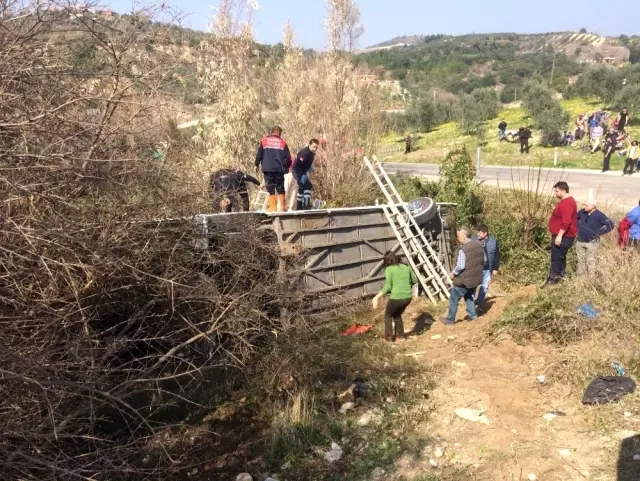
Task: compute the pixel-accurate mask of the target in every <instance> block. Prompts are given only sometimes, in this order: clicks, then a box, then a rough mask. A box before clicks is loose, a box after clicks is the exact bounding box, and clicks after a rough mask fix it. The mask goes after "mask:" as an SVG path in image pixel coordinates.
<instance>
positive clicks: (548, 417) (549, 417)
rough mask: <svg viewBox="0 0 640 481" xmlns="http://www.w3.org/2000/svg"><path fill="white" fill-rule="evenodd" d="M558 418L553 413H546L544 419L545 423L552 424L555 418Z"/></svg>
mask: <svg viewBox="0 0 640 481" xmlns="http://www.w3.org/2000/svg"><path fill="white" fill-rule="evenodd" d="M557 417H558V416H556V415H555V414H553V413H546V414H545V415H544V416H542V419H544V420H545V421H547V422H548V423H550V422H551V421H553V420H554V419H555V418H557Z"/></svg>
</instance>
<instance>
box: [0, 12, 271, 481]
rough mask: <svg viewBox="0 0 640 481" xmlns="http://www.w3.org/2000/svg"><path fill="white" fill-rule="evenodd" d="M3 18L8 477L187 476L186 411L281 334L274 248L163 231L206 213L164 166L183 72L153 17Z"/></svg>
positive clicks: (1, 230) (173, 162) (1, 310)
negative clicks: (208, 380)
mask: <svg viewBox="0 0 640 481" xmlns="http://www.w3.org/2000/svg"><path fill="white" fill-rule="evenodd" d="M53 7H55V8H53ZM1 8H2V10H1V11H2V15H0V199H1V202H2V203H1V204H0V328H1V329H2V336H0V380H1V382H0V413H1V414H2V418H3V430H2V433H0V479H3V480H9V481H13V480H59V479H84V480H89V479H91V480H105V481H106V480H109V481H113V480H116V481H117V480H131V481H133V480H140V479H154V480H163V479H184V478H185V475H186V471H187V469H190V467H191V465H190V463H191V460H192V458H191V456H190V452H191V450H193V449H194V446H192V445H190V444H186V443H184V442H183V441H182V440H181V439H180V437H179V436H177V432H178V430H179V428H178V424H179V422H180V421H181V418H180V417H177V416H175V415H174V414H173V413H174V412H175V410H176V409H177V408H179V407H184V406H194V405H197V403H198V399H197V398H196V397H195V392H196V391H197V388H198V386H199V385H200V383H201V381H202V374H203V373H205V372H211V371H212V370H215V369H232V368H234V367H237V366H241V365H242V363H243V361H244V360H245V359H246V358H247V356H249V355H250V354H251V351H252V350H253V346H254V343H255V342H256V341H257V340H259V339H260V338H261V336H263V335H264V333H265V332H269V331H270V330H272V329H279V324H277V319H278V318H277V316H273V315H272V314H273V313H277V312H278V305H277V303H276V301H275V300H274V296H273V290H274V288H273V283H272V281H271V272H272V271H273V269H274V265H275V262H276V252H275V251H274V250H272V248H271V247H270V243H271V239H270V238H269V237H268V232H265V231H263V230H259V229H257V228H256V226H254V225H253V224H252V223H250V222H249V223H246V224H244V223H240V224H237V225H236V226H235V228H236V229H237V230H235V231H234V230H233V229H231V228H230V227H228V226H218V227H217V228H215V229H213V228H212V230H211V231H212V232H214V233H218V234H217V235H216V236H215V237H214V238H212V239H210V242H211V244H212V246H214V247H215V249H209V250H208V249H199V248H196V247H195V246H196V245H197V244H199V243H201V241H202V238H201V236H200V235H199V233H198V232H197V230H196V229H195V228H194V226H195V225H194V223H193V221H191V220H190V219H188V218H187V219H185V220H181V219H177V220H173V221H169V220H165V221H158V220H155V219H157V218H158V217H162V214H168V215H174V216H182V215H188V214H193V213H195V212H197V211H198V208H199V206H200V205H201V202H202V199H201V192H199V191H194V190H193V185H192V184H189V183H186V182H184V177H183V173H182V170H183V168H184V162H183V161H182V159H180V158H179V157H178V156H176V153H175V152H174V150H173V149H172V146H171V145H168V147H167V148H166V149H164V150H163V152H161V153H160V155H158V149H157V143H158V139H164V140H163V141H166V142H167V143H168V144H170V143H171V137H170V136H169V135H168V134H167V130H166V129H165V120H166V117H167V116H168V114H169V113H170V112H171V111H172V110H173V109H174V108H175V104H174V103H173V100H172V92H173V89H174V88H175V86H176V76H175V73H176V67H178V66H179V63H178V62H177V61H175V60H173V58H174V57H173V56H172V55H170V53H166V52H167V50H166V49H165V50H163V49H161V48H159V46H161V45H164V44H165V43H166V42H167V41H168V39H167V38H166V37H165V34H166V31H165V28H164V27H163V26H162V25H158V24H156V23H154V22H153V21H152V19H153V15H154V13H155V12H154V11H153V10H145V11H140V12H135V13H132V14H131V15H123V16H111V15H108V14H102V13H100V12H99V11H98V10H97V9H95V8H94V7H93V6H91V5H80V4H73V3H70V4H48V5H47V6H43V5H39V6H37V7H36V8H31V7H29V9H25V6H24V5H22V4H18V3H7V2H5V3H3V4H2V7H1ZM163 52H164V53H163ZM222 232H224V233H225V234H221V233H222ZM270 314H271V315H270ZM198 441H199V443H198V444H199V445H200V446H199V447H209V445H208V444H207V438H206V437H204V436H203V439H201V440H200V439H199V440H198ZM211 449H213V448H211Z"/></svg>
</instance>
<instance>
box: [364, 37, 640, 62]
mask: <svg viewBox="0 0 640 481" xmlns="http://www.w3.org/2000/svg"><path fill="white" fill-rule="evenodd" d="M483 41H497V42H500V43H502V44H505V45H506V44H511V45H514V46H516V47H517V52H518V53H533V52H538V51H542V50H544V49H545V48H548V47H551V48H553V49H554V50H555V51H556V52H557V53H563V54H565V55H567V57H569V58H570V59H571V60H574V61H576V62H579V63H602V62H608V63H615V64H619V63H624V62H628V61H629V58H630V50H629V48H628V47H627V46H626V45H625V43H626V42H625V41H624V36H623V38H622V39H621V38H613V37H603V36H600V35H596V34H592V33H586V32H584V33H583V32H577V33H575V32H558V33H548V34H535V35H524V34H522V35H521V34H514V33H496V34H471V35H462V36H446V35H429V36H427V35H407V36H400V37H394V38H392V39H391V40H387V41H385V42H382V43H379V44H376V45H372V46H371V47H367V48H365V49H363V50H361V51H360V52H359V53H368V52H375V51H378V50H383V49H389V48H394V47H419V46H423V45H425V44H440V43H442V44H444V43H454V44H455V43H457V44H459V45H460V46H462V47H464V46H474V45H477V42H483Z"/></svg>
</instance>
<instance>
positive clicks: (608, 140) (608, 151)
mask: <svg viewBox="0 0 640 481" xmlns="http://www.w3.org/2000/svg"><path fill="white" fill-rule="evenodd" d="M616 145H618V132H616V131H615V130H614V129H611V130H610V131H609V133H608V134H607V136H606V137H605V140H604V158H603V159H602V172H606V171H608V170H609V162H610V161H611V156H612V155H613V153H614V152H615V150H616Z"/></svg>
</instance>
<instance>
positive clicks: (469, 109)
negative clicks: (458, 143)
mask: <svg viewBox="0 0 640 481" xmlns="http://www.w3.org/2000/svg"><path fill="white" fill-rule="evenodd" d="M499 111H500V101H499V98H498V94H497V93H496V91H495V90H493V89H490V88H485V89H477V90H474V91H473V92H472V93H471V94H465V95H463V96H462V97H461V100H460V128H461V130H462V132H464V133H466V134H468V133H471V132H476V131H477V130H478V129H480V128H481V127H482V125H483V123H484V122H486V121H487V120H490V119H493V118H495V117H496V116H497V115H498V112H499Z"/></svg>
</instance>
